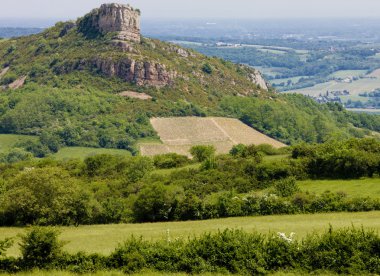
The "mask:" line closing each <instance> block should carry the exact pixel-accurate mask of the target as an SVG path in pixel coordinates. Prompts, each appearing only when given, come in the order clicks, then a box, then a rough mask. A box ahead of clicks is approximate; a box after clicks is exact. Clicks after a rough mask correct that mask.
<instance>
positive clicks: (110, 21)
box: [79, 4, 140, 42]
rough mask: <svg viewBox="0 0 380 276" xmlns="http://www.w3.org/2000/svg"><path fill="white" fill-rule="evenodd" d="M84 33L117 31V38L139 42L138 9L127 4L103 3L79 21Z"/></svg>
mask: <svg viewBox="0 0 380 276" xmlns="http://www.w3.org/2000/svg"><path fill="white" fill-rule="evenodd" d="M79 26H80V31H82V32H83V33H85V34H86V35H94V34H95V33H97V32H98V33H101V34H107V33H111V32H115V33H117V34H116V36H115V37H114V38H115V39H118V40H125V41H132V42H140V11H139V10H135V9H133V8H132V7H131V6H129V5H122V4H103V5H102V6H101V7H100V8H98V9H94V10H93V11H92V12H91V13H89V14H87V15H86V16H85V17H84V18H82V19H81V20H80V22H79Z"/></svg>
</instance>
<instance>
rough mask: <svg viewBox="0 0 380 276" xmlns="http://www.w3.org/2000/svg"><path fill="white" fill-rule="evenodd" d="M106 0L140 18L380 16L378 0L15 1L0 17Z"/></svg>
mask: <svg viewBox="0 0 380 276" xmlns="http://www.w3.org/2000/svg"><path fill="white" fill-rule="evenodd" d="M3 1H4V0H3ZM105 2H106V3H107V2H118V3H123V4H127V3H128V4H131V5H132V6H133V7H136V8H139V9H140V10H141V11H142V18H143V20H153V19H154V20H157V19H160V20H178V19H182V20H188V19H224V20H227V19H229V20H236V19H245V20H247V19H250V20H256V19H257V20H263V19H277V20H283V19H303V20H305V19H323V18H329V19H349V18H358V19H360V18H361V19H380V1H377V0H360V1H359V0H333V1H331V0H319V1H313V2H312V1H307V0H288V1H284V0H266V1H265V2H263V1H261V0H260V1H259V0H234V1H231V0H228V1H227V0H202V1H201V0H192V1H191V2H190V1H184V0H161V1H154V0H129V1H124V0H119V1H105V0H86V1H83V2H81V1H77V0H75V1H74V0H65V1H57V0H14V1H12V2H6V3H2V4H1V6H2V8H1V10H0V18H1V21H2V22H4V21H7V20H10V21H12V20H13V21H16V22H15V23H17V20H19V22H20V24H21V23H22V22H23V21H24V22H27V21H35V22H38V21H41V24H46V22H49V23H50V22H54V21H56V20H69V19H76V18H78V17H80V16H82V15H84V14H86V13H87V12H89V11H90V10H92V9H93V8H96V7H99V6H100V5H101V4H102V3H105ZM332 2H333V3H332ZM50 24H51V23H50ZM2 25H3V24H2ZM34 27H38V26H34ZM41 27H45V26H41Z"/></svg>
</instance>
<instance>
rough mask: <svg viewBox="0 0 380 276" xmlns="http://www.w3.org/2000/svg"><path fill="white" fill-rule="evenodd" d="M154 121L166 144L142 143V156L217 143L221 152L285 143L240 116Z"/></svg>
mask: <svg viewBox="0 0 380 276" xmlns="http://www.w3.org/2000/svg"><path fill="white" fill-rule="evenodd" d="M151 124H152V126H153V127H154V129H155V130H156V131H157V133H158V135H159V136H160V138H161V141H162V142H163V144H157V143H151V144H150V143H144V144H141V145H140V151H141V154H142V155H148V156H149V155H156V154H164V153H169V152H176V153H179V154H185V155H189V149H190V148H191V147H192V146H194V145H214V146H215V148H216V149H217V152H218V153H227V152H228V151H229V150H230V149H231V148H232V146H233V145H236V144H246V145H250V144H255V145H259V144H270V145H272V146H274V147H275V148H280V147H284V146H285V145H284V144H283V143H281V142H278V141H276V140H274V139H272V138H270V137H268V136H266V135H264V134H262V133H260V132H258V131H256V130H254V129H253V128H250V127H249V126H247V125H245V124H243V123H242V122H240V121H239V120H237V119H230V118H219V117H208V118H198V117H179V118H153V119H151Z"/></svg>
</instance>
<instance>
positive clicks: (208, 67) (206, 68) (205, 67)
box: [202, 63, 214, 75]
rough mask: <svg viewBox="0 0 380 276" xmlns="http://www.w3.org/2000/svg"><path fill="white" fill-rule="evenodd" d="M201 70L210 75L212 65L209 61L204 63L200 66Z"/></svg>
mask: <svg viewBox="0 0 380 276" xmlns="http://www.w3.org/2000/svg"><path fill="white" fill-rule="evenodd" d="M202 71H203V72H205V73H206V74H209V75H211V74H212V72H213V71H214V69H213V68H212V66H211V65H210V63H205V64H203V66H202Z"/></svg>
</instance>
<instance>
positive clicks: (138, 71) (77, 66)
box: [56, 58, 177, 87]
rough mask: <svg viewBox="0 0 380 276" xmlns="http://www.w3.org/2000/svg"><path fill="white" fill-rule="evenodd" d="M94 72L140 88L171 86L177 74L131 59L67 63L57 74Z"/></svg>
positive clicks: (152, 64) (156, 64)
mask: <svg viewBox="0 0 380 276" xmlns="http://www.w3.org/2000/svg"><path fill="white" fill-rule="evenodd" d="M86 69H90V70H94V69H96V71H98V72H99V73H101V74H102V75H105V76H108V77H118V78H121V79H123V80H124V81H126V82H132V83H135V84H136V85H139V86H155V87H162V86H166V85H171V84H172V83H173V81H174V79H175V78H176V77H177V72H173V71H168V70H167V69H166V67H165V65H163V64H160V63H155V62H143V61H136V60H133V59H130V58H123V59H120V60H113V59H111V58H110V59H104V58H97V59H93V60H79V61H75V62H67V63H66V64H65V65H64V66H62V67H58V68H56V73H58V74H66V73H70V72H72V71H75V70H86Z"/></svg>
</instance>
